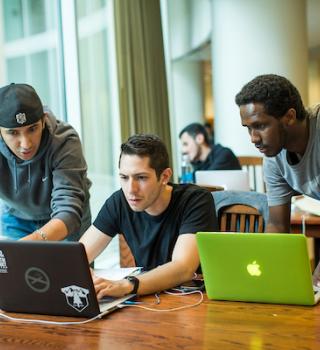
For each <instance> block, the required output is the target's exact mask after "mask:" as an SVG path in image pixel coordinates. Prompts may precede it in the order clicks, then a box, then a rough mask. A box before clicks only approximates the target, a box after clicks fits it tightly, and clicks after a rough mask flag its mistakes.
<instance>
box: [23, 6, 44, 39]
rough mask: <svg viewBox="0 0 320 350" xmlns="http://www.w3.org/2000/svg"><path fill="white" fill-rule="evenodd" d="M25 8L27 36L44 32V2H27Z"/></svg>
mask: <svg viewBox="0 0 320 350" xmlns="http://www.w3.org/2000/svg"><path fill="white" fill-rule="evenodd" d="M26 6H27V9H26V10H27V14H26V15H27V18H28V24H29V25H28V27H29V28H28V29H29V30H28V35H33V34H37V33H42V32H44V31H45V30H46V17H45V0H28V1H27V2H26Z"/></svg>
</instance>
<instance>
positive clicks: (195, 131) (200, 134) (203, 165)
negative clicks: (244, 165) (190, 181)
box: [179, 123, 241, 171]
mask: <svg viewBox="0 0 320 350" xmlns="http://www.w3.org/2000/svg"><path fill="white" fill-rule="evenodd" d="M179 138H180V140H181V150H182V153H183V154H188V155H189V159H190V161H191V163H192V165H193V170H194V171H197V170H240V169H241V166H240V164H239V161H238V158H237V157H236V156H235V155H234V153H233V152H232V151H231V149H229V148H226V147H223V146H221V145H219V144H215V145H210V141H209V138H208V134H207V132H206V129H205V127H204V126H203V125H201V124H199V123H192V124H189V125H188V126H186V127H185V128H184V129H182V131H181V132H180V134H179Z"/></svg>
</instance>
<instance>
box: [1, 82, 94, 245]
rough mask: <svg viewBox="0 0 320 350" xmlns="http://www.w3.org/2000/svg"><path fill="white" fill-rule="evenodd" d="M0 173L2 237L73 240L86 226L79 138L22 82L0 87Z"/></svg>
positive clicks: (87, 213)
mask: <svg viewBox="0 0 320 350" xmlns="http://www.w3.org/2000/svg"><path fill="white" fill-rule="evenodd" d="M0 174H1V182H0V198H1V200H2V208H1V209H2V213H1V225H2V227H1V228H2V233H1V234H2V236H4V237H6V238H10V239H25V240H61V239H64V238H68V239H71V240H77V239H78V238H79V237H80V235H81V233H83V232H84V231H85V230H86V229H87V228H88V227H89V226H90V223H91V214H90V208H89V187H90V181H89V180H88V178H87V165H86V162H85V159H84V156H83V153H82V148H81V143H80V140H79V136H78V134H77V133H76V131H75V130H74V129H73V128H72V127H71V126H70V125H68V124H67V123H64V122H62V121H59V120H57V119H56V118H55V117H54V116H53V114H52V113H51V112H50V111H49V110H44V109H43V106H42V103H41V100H40V98H39V96H38V95H37V93H36V91H35V90H34V88H33V87H31V86H30V85H27V84H10V85H7V86H4V87H2V88H1V89H0Z"/></svg>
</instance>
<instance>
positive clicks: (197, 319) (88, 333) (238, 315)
mask: <svg viewBox="0 0 320 350" xmlns="http://www.w3.org/2000/svg"><path fill="white" fill-rule="evenodd" d="M198 298H199V297H198V294H197V295H192V296H169V295H161V304H160V305H158V306H156V308H157V309H165V308H173V307H177V306H182V305H190V304H192V303H194V302H195V301H197V300H198ZM142 300H144V301H148V302H152V301H153V300H154V297H144V298H143V299H142ZM10 315H14V316H17V317H32V315H28V316H25V315H19V314H10ZM34 317H35V316H34ZM41 317H42V318H44V319H51V320H60V321H61V320H67V321H70V320H74V319H73V318H71V319H69V318H63V317H49V316H41ZM319 329H320V307H319V306H316V307H303V306H285V305H271V304H270V305H269V304H258V303H251V304H250V303H242V302H238V303H237V302H224V301H215V302H214V301H208V300H207V299H206V297H205V301H204V302H203V303H202V304H201V305H199V306H196V307H193V308H190V309H185V310H180V311H174V312H158V313H156V312H151V311H147V310H143V309H138V308H135V307H128V308H124V309H122V310H119V311H116V312H114V313H112V314H110V315H108V316H106V317H105V318H103V319H102V320H98V321H93V322H92V323H89V324H85V325H71V326H53V325H37V324H27V323H16V322H9V321H4V320H0V332H1V333H0V334H1V336H0V349H1V350H7V349H8V350H17V349H23V350H30V349H32V350H35V349H41V350H43V349H54V350H58V349H61V350H62V349H67V350H68V349H76V350H82V349H86V350H98V349H99V350H104V349H107V350H111V349H117V350H126V349H128V350H134V349H137V350H144V349H147V350H150V349H153V350H155V349H166V350H167V349H168V350H171V349H185V350H187V349H188V350H190V349H203V350H207V349H217V350H220V349H222V350H228V349H236V350H241V349H250V350H263V349H268V350H273V349H276V350H282V349H286V350H292V349H304V350H310V349H320V333H319Z"/></svg>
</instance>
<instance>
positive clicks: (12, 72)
mask: <svg viewBox="0 0 320 350" xmlns="http://www.w3.org/2000/svg"><path fill="white" fill-rule="evenodd" d="M6 71H7V82H8V84H9V83H22V82H25V81H26V58H25V57H16V58H11V59H8V60H7V61H6Z"/></svg>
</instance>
